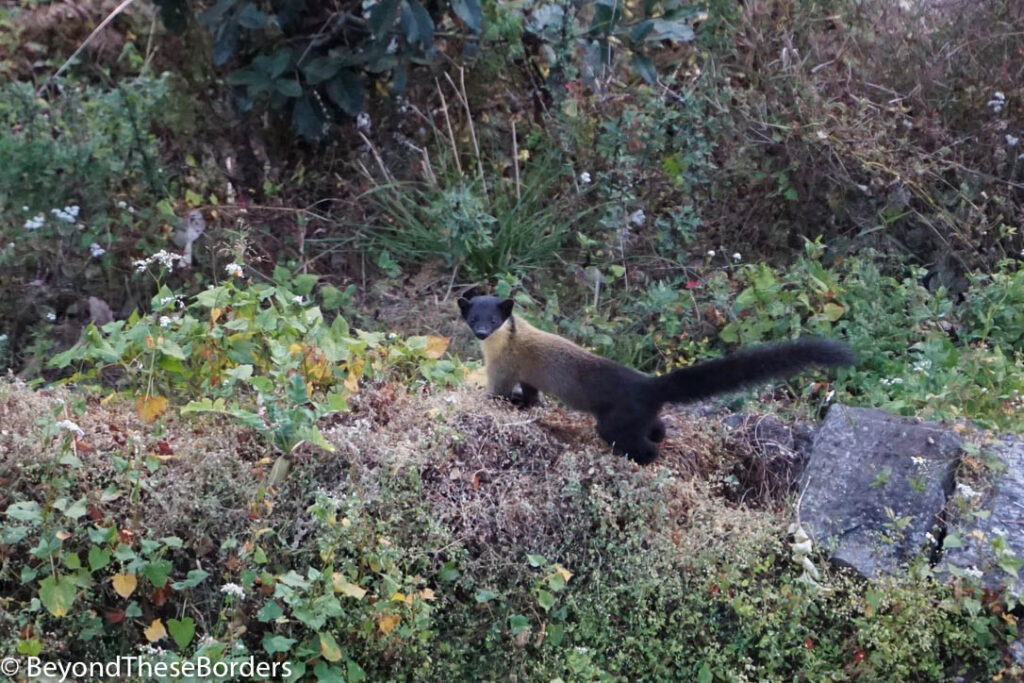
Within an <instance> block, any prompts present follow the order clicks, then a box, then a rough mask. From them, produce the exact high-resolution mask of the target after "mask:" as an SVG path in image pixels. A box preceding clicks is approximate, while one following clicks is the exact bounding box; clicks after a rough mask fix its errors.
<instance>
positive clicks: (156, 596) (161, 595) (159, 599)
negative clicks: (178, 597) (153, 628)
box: [149, 583, 171, 607]
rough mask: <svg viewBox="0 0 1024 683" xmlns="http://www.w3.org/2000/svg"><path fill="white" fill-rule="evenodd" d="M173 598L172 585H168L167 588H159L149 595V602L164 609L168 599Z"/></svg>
mask: <svg viewBox="0 0 1024 683" xmlns="http://www.w3.org/2000/svg"><path fill="white" fill-rule="evenodd" d="M170 597H171V584H170V583H168V584H167V585H165V586H162V587H160V588H157V589H156V590H155V591H153V592H152V593H150V594H149V601H150V602H151V603H153V605H154V606H155V607H162V606H163V604H164V603H165V602H167V599H168V598H170Z"/></svg>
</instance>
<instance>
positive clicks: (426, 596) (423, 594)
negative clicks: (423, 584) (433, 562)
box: [420, 588, 437, 600]
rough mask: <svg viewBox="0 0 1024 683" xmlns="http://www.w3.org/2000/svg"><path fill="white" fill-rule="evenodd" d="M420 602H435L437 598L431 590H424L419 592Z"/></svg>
mask: <svg viewBox="0 0 1024 683" xmlns="http://www.w3.org/2000/svg"><path fill="white" fill-rule="evenodd" d="M420 600H437V596H436V595H434V589H433V588H424V589H423V590H421V591H420Z"/></svg>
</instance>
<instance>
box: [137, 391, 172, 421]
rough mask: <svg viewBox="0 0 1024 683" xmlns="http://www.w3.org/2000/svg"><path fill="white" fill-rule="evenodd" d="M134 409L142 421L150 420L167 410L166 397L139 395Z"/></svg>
mask: <svg viewBox="0 0 1024 683" xmlns="http://www.w3.org/2000/svg"><path fill="white" fill-rule="evenodd" d="M135 409H136V411H137V412H138V413H139V417H141V418H142V421H143V422H152V421H153V420H155V419H156V418H158V417H160V416H161V415H162V414H163V413H164V411H165V410H167V399H166V398H164V397H163V396H139V400H138V401H136V403H135Z"/></svg>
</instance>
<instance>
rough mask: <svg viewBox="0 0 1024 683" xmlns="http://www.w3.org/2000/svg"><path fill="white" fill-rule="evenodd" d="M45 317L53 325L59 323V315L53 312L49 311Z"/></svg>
mask: <svg viewBox="0 0 1024 683" xmlns="http://www.w3.org/2000/svg"><path fill="white" fill-rule="evenodd" d="M44 317H45V318H46V319H47V320H48V321H49V322H51V323H55V322H57V314H56V313H54V312H53V311H47V312H46V315H45V316H44Z"/></svg>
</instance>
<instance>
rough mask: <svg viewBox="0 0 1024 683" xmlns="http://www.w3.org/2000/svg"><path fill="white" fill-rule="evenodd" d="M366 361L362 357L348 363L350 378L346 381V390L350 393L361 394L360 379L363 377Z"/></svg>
mask: <svg viewBox="0 0 1024 683" xmlns="http://www.w3.org/2000/svg"><path fill="white" fill-rule="evenodd" d="M364 367H366V361H365V360H364V359H363V358H362V357H358V356H357V357H356V358H353V359H352V360H350V361H349V362H348V377H347V378H346V379H345V388H346V389H348V390H349V393H353V394H355V393H358V392H359V379H360V378H361V377H362V376H363V368H364Z"/></svg>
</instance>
